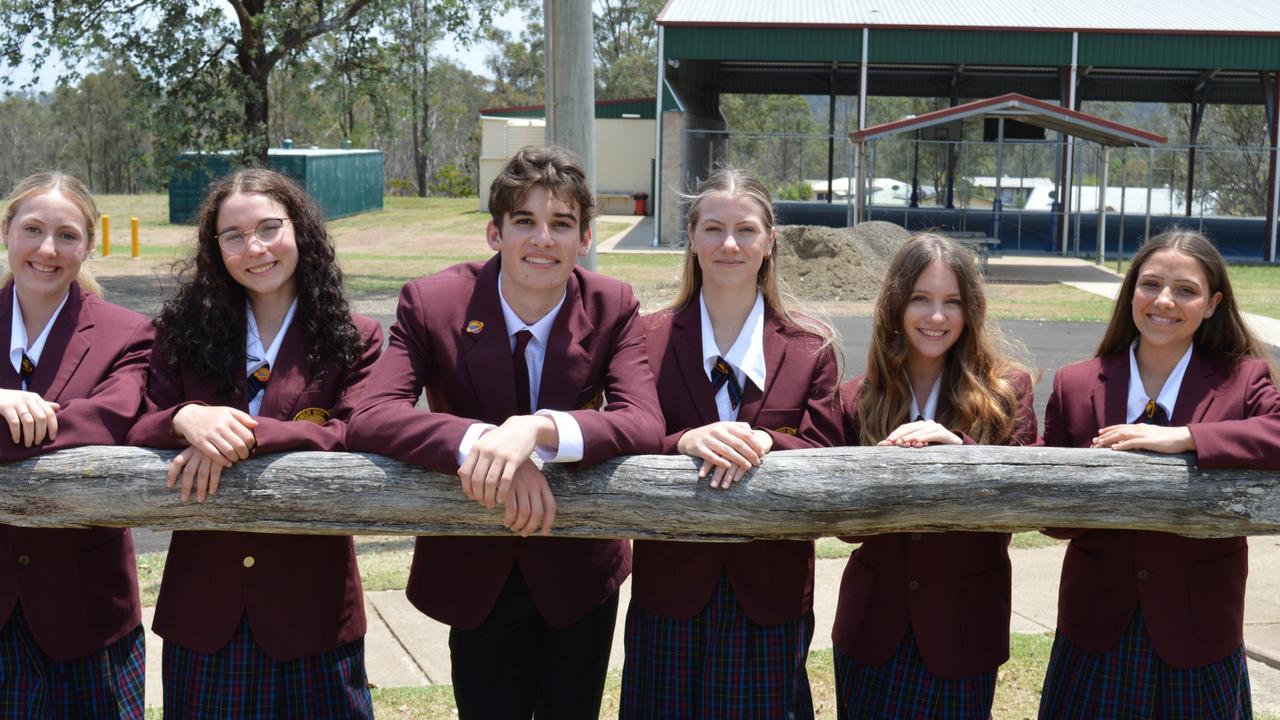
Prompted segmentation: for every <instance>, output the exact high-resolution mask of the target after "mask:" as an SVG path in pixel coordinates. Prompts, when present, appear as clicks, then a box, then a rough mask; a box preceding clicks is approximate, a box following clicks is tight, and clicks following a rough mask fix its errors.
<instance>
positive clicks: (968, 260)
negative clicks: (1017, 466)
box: [858, 233, 1018, 445]
mask: <svg viewBox="0 0 1280 720" xmlns="http://www.w3.org/2000/svg"><path fill="white" fill-rule="evenodd" d="M935 262H940V263H942V264H943V265H944V266H946V267H947V268H948V269H949V270H951V271H952V272H953V273H955V276H956V282H957V284H958V285H959V287H960V298H961V307H962V309H963V311H964V330H963V331H962V332H961V333H960V337H959V339H957V340H956V343H955V345H952V346H951V350H950V351H949V352H948V353H947V359H946V364H945V366H944V367H943V371H942V373H943V380H942V385H943V391H944V392H945V393H946V397H947V400H948V401H949V403H950V412H949V417H940V418H938V421H939V422H941V423H943V424H944V425H946V426H947V427H948V428H951V429H954V430H960V431H962V432H964V433H965V434H967V435H969V436H970V437H972V438H973V439H974V440H976V441H977V442H979V443H982V444H1002V443H1004V442H1006V441H1007V440H1008V438H1009V436H1010V435H1012V434H1013V429H1014V425H1015V423H1016V421H1017V412H1018V397H1017V395H1016V394H1015V393H1014V389H1013V384H1012V383H1011V382H1010V381H1009V378H1008V375H1009V373H1010V372H1011V371H1012V370H1014V369H1016V368H1017V367H1018V365H1017V363H1015V362H1014V361H1012V360H1011V359H1009V358H1008V357H1007V356H1006V355H1005V354H1004V353H1002V352H999V351H998V350H997V349H996V345H997V344H1004V343H1002V342H1001V341H1002V338H1000V337H999V336H998V335H996V334H995V333H993V332H991V331H988V329H987V327H986V320H987V298H986V295H985V294H984V293H983V291H982V279H981V276H980V275H979V274H978V268H977V264H976V263H975V262H974V259H973V254H972V253H971V252H969V251H968V250H966V249H965V248H964V247H963V246H961V245H959V244H958V243H956V242H955V241H954V240H952V239H950V238H948V237H944V236H942V235H935V234H932V233H922V234H919V235H916V236H915V237H913V238H911V239H910V240H909V241H907V243H906V244H905V245H903V246H902V249H901V250H899V251H898V253H897V254H896V255H894V257H893V260H892V261H890V263H889V268H888V270H887V271H886V272H885V278H884V284H882V285H881V286H880V293H879V295H877V297H876V310H875V320H874V324H873V327H872V331H871V347H870V349H869V350H868V351H867V372H866V377H865V378H864V380H863V383H864V389H863V392H862V395H861V398H860V399H859V401H858V420H859V424H860V428H861V430H860V432H861V437H859V443H860V444H862V445H875V444H876V443H877V442H879V441H881V440H883V439H884V438H886V437H888V435H889V433H891V432H893V430H894V429H896V428H897V427H898V426H899V425H902V424H903V423H905V422H908V421H909V420H910V418H909V417H908V415H909V414H910V412H911V387H910V385H909V384H908V382H907V379H906V365H907V354H908V350H909V344H908V342H907V336H906V334H905V330H904V328H903V323H902V318H903V315H904V314H905V312H906V307H907V303H908V302H910V300H911V294H912V292H913V290H914V289H915V284H916V280H917V279H918V278H919V277H920V275H921V273H923V272H924V271H925V269H926V268H928V267H929V266H930V265H932V264H933V263H935Z"/></svg>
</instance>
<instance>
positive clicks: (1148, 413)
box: [1133, 400, 1169, 425]
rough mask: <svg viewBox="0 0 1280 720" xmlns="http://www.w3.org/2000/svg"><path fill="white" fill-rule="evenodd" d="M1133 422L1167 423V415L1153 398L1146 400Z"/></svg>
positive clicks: (1142, 423) (1148, 423) (1136, 423)
mask: <svg viewBox="0 0 1280 720" xmlns="http://www.w3.org/2000/svg"><path fill="white" fill-rule="evenodd" d="M1133 422H1134V424H1135V425H1168V424H1169V416H1168V415H1167V414H1166V413H1165V411H1164V408H1163V407H1161V406H1160V404H1159V403H1157V402H1156V401H1155V400H1148V401H1147V406H1146V407H1145V408H1143V409H1142V414H1141V415H1139V416H1138V417H1137V419H1135V420H1134V421H1133Z"/></svg>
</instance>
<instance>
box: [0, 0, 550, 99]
mask: <svg viewBox="0 0 1280 720" xmlns="http://www.w3.org/2000/svg"><path fill="white" fill-rule="evenodd" d="M524 24H525V20H524V16H523V14H522V13H521V12H520V11H519V10H510V11H508V12H507V13H506V14H504V15H501V16H499V17H497V18H495V19H494V25H496V26H497V27H499V28H501V29H503V30H506V31H507V32H509V33H511V34H512V35H513V36H517V37H518V36H519V35H520V30H521V29H522V28H523V27H524ZM436 52H437V53H438V54H440V55H444V56H446V57H449V58H451V59H453V60H454V61H455V62H459V63H461V64H462V66H463V67H465V68H467V69H468V70H470V71H471V72H473V73H476V74H477V75H483V76H485V77H493V76H492V74H491V73H490V72H489V69H488V68H486V67H485V64H484V59H485V56H486V55H487V54H488V53H489V48H488V46H487V45H485V44H484V43H474V44H472V45H471V46H470V47H465V48H464V47H462V46H461V45H459V44H458V43H455V42H454V41H453V40H452V38H447V39H445V40H444V41H443V42H441V43H439V44H438V45H437V46H436ZM64 66H65V63H64V62H63V60H62V58H61V57H60V56H56V55H55V56H54V57H51V58H49V59H48V60H47V61H46V62H45V65H44V67H43V68H42V70H41V72H40V73H39V76H38V79H37V82H36V85H35V89H36V90H37V91H49V90H52V89H53V86H54V83H55V82H56V81H57V79H58V74H59V72H60V71H61V70H62V68H63V67H64ZM33 72H34V71H33V68H32V67H31V66H30V65H29V64H26V63H24V64H22V65H20V66H18V67H17V68H14V70H13V72H12V73H11V78H12V82H11V83H10V84H9V86H8V88H5V87H4V86H3V85H0V93H3V91H4V90H5V89H11V90H12V89H16V88H18V87H21V86H22V85H23V84H24V83H26V82H27V81H28V80H30V79H31V77H32V75H33Z"/></svg>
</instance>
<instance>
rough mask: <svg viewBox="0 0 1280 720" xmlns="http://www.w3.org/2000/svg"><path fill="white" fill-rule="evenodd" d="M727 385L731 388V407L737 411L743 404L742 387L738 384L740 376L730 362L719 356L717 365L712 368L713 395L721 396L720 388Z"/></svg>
mask: <svg viewBox="0 0 1280 720" xmlns="http://www.w3.org/2000/svg"><path fill="white" fill-rule="evenodd" d="M726 384H727V385H728V386H729V407H732V408H733V409H734V410H737V409H738V406H739V405H741V404H742V386H741V385H739V384H738V376H737V375H736V374H734V372H733V366H731V365H730V364H729V361H727V360H725V359H724V358H722V357H719V356H717V357H716V364H715V365H714V366H713V367H712V368H711V394H712V395H713V396H714V395H717V394H719V392H720V388H722V387H724V386H725V385H726Z"/></svg>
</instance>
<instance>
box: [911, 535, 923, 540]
mask: <svg viewBox="0 0 1280 720" xmlns="http://www.w3.org/2000/svg"><path fill="white" fill-rule="evenodd" d="M921 537H922V536H921V535H920V533H911V541H912V542H920V538H921Z"/></svg>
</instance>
